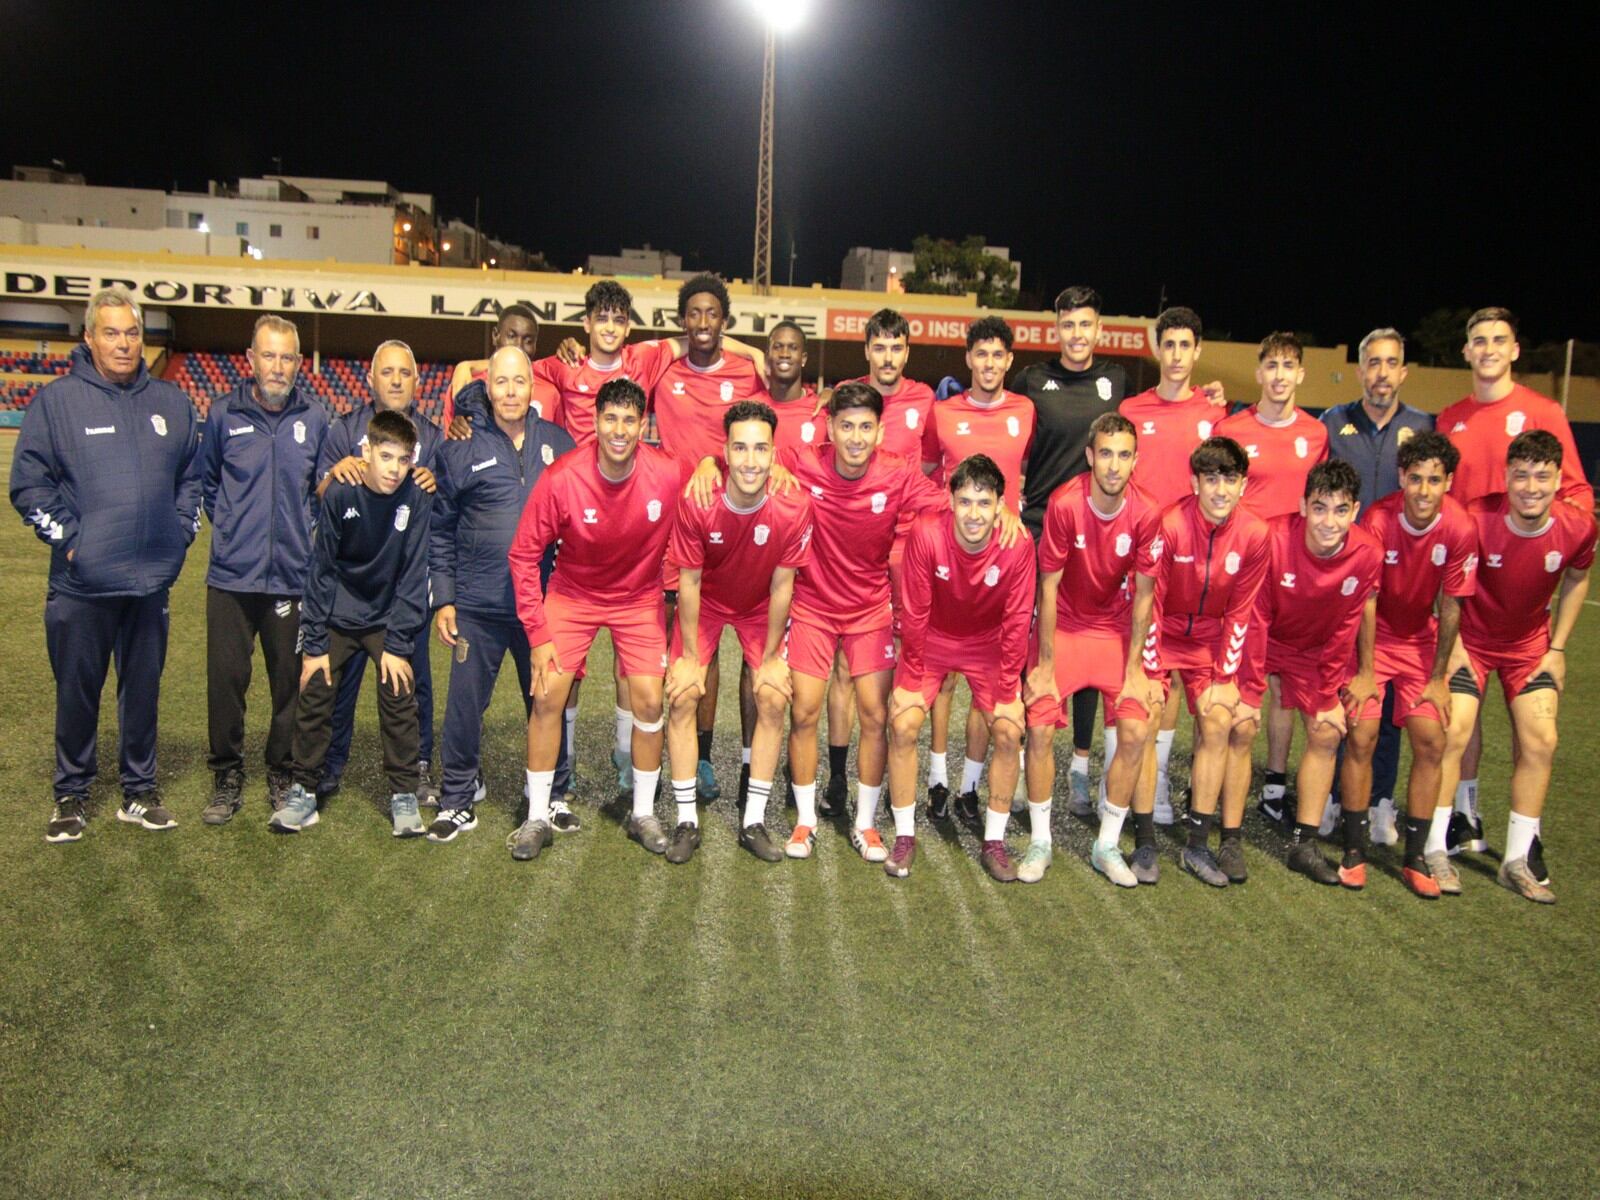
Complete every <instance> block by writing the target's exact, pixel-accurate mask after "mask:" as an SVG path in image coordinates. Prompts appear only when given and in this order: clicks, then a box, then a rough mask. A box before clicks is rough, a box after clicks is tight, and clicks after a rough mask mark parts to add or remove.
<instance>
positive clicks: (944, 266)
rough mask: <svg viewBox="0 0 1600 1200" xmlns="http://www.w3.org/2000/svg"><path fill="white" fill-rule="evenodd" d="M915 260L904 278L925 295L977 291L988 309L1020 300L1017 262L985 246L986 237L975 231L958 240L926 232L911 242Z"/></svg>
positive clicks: (908, 288)
mask: <svg viewBox="0 0 1600 1200" xmlns="http://www.w3.org/2000/svg"><path fill="white" fill-rule="evenodd" d="M911 250H912V254H913V255H914V256H915V262H914V266H913V269H912V271H911V274H909V275H907V276H906V277H905V288H906V291H908V292H921V293H923V294H925V295H939V296H961V295H965V294H966V293H967V292H976V293H977V294H978V303H979V304H981V305H983V306H984V307H985V308H1011V307H1013V306H1014V305H1015V304H1016V302H1017V289H1016V286H1015V284H1014V283H1013V281H1012V280H1013V275H1014V274H1015V272H1016V265H1015V264H1014V263H1010V262H1007V261H1006V260H1005V259H1003V258H1001V257H1000V256H999V255H997V254H989V253H988V252H986V251H985V250H984V248H983V237H982V236H981V235H979V234H973V235H971V236H969V237H966V238H963V239H962V240H961V241H959V242H955V241H951V240H950V239H949V238H933V237H929V236H927V235H926V234H924V235H922V236H921V237H918V238H917V239H916V241H914V242H912V244H911Z"/></svg>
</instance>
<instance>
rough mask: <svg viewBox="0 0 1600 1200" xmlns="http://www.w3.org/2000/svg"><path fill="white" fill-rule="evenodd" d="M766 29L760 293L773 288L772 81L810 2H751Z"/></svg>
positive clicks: (755, 271) (759, 175)
mask: <svg viewBox="0 0 1600 1200" xmlns="http://www.w3.org/2000/svg"><path fill="white" fill-rule="evenodd" d="M750 4H751V7H753V8H754V9H755V10H756V12H757V13H758V14H759V15H760V17H761V19H762V22H763V23H764V24H765V25H766V35H767V36H766V54H765V57H764V58H763V60H762V64H761V152H760V156H759V158H758V160H757V163H756V252H755V265H754V266H753V267H751V270H750V276H751V282H752V283H753V284H754V286H755V288H756V290H757V291H761V292H764V291H767V290H769V289H770V288H771V287H772V80H773V75H774V71H775V67H776V57H777V56H776V53H775V51H776V40H777V35H778V34H779V33H792V32H794V30H796V29H798V28H799V27H800V24H801V22H802V21H803V20H805V15H806V10H807V9H809V8H810V7H811V6H810V3H809V0H750Z"/></svg>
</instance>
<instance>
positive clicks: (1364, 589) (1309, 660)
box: [1218, 459, 1383, 889]
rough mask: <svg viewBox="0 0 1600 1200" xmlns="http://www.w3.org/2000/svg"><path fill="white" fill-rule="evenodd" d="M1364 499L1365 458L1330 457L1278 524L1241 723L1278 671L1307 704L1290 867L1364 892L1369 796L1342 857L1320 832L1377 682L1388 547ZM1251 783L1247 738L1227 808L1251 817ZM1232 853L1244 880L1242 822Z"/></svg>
mask: <svg viewBox="0 0 1600 1200" xmlns="http://www.w3.org/2000/svg"><path fill="white" fill-rule="evenodd" d="M1360 497H1361V477H1360V476H1359V475H1358V474H1356V469H1355V468H1354V467H1352V466H1351V465H1350V464H1349V463H1347V462H1344V461H1343V460H1342V459H1335V460H1334V461H1332V462H1325V463H1318V464H1317V465H1316V466H1315V467H1313V468H1311V472H1310V474H1308V475H1307V476H1306V482H1305V495H1304V496H1303V497H1302V499H1301V501H1300V511H1299V512H1298V513H1296V514H1293V515H1286V516H1281V517H1274V518H1273V519H1272V521H1271V522H1270V523H1269V531H1270V533H1269V537H1270V540H1271V558H1270V562H1269V566H1268V568H1267V579H1266V582H1265V583H1264V584H1263V585H1262V587H1261V591H1260V592H1259V594H1258V595H1257V596H1256V605H1255V611H1254V613H1253V614H1252V615H1251V619H1250V635H1249V639H1248V641H1247V642H1246V645H1245V662H1244V669H1243V670H1242V671H1241V672H1240V678H1239V694H1240V699H1241V703H1240V707H1239V711H1238V717H1239V718H1240V720H1241V721H1245V720H1250V719H1251V718H1253V717H1254V716H1255V714H1256V713H1257V712H1258V711H1259V710H1260V706H1261V699H1262V696H1263V695H1264V694H1265V692H1266V686H1267V676H1269V675H1273V676H1276V677H1277V679H1278V689H1279V694H1280V695H1281V696H1282V698H1283V706H1284V708H1285V710H1287V711H1289V712H1291V713H1293V712H1298V713H1299V714H1300V716H1301V719H1302V721H1303V722H1304V724H1305V729H1306V748H1305V751H1304V753H1302V754H1301V756H1300V771H1299V774H1298V776H1297V777H1296V783H1295V787H1296V795H1297V797H1298V800H1299V811H1298V812H1297V814H1296V819H1295V826H1294V835H1293V842H1292V844H1291V845H1290V847H1289V860H1288V861H1289V869H1290V870H1292V871H1298V872H1299V873H1300V874H1302V875H1306V876H1309V877H1310V878H1312V879H1314V880H1316V881H1317V882H1318V883H1327V884H1343V885H1344V886H1345V887H1348V888H1356V889H1359V888H1362V887H1365V886H1366V882H1367V867H1366V851H1367V809H1366V803H1365V800H1363V803H1362V805H1361V811H1360V812H1352V813H1346V814H1345V817H1344V846H1345V855H1344V862H1343V864H1342V865H1341V866H1339V867H1335V866H1334V865H1333V864H1332V863H1330V862H1329V861H1328V860H1327V859H1325V858H1323V857H1322V854H1321V852H1320V851H1319V850H1318V849H1317V842H1316V839H1317V826H1318V824H1319V819H1320V817H1321V815H1322V806H1323V799H1324V798H1325V797H1326V796H1327V794H1328V790H1329V789H1330V788H1331V787H1332V786H1333V774H1334V764H1335V761H1336V756H1337V755H1338V752H1339V743H1340V741H1342V740H1343V738H1344V735H1345V732H1346V730H1347V729H1348V728H1349V723H1350V717H1351V715H1352V714H1355V713H1359V712H1361V710H1362V707H1363V706H1364V705H1365V704H1366V703H1367V701H1368V700H1370V699H1371V698H1372V697H1373V696H1374V695H1375V694H1376V691H1377V689H1376V687H1375V686H1374V684H1373V667H1372V631H1373V629H1374V628H1375V623H1376V621H1377V605H1378V601H1377V597H1376V595H1375V594H1374V591H1375V589H1376V587H1377V585H1378V578H1379V573H1380V569H1381V567H1382V565H1383V547H1382V546H1381V545H1380V544H1379V542H1378V540H1377V539H1376V538H1375V537H1373V536H1372V535H1371V534H1370V533H1368V532H1367V531H1366V530H1365V529H1362V528H1360V527H1359V526H1357V525H1356V524H1355V520H1356V517H1357V515H1358V514H1359V513H1360V510H1361V501H1360ZM1358 637H1359V642H1360V646H1359V655H1358V651H1357V642H1358ZM1252 724H1253V722H1252ZM1240 727H1241V728H1242V725H1241V726H1240ZM1249 790H1250V747H1249V745H1247V744H1246V745H1241V744H1240V743H1239V740H1238V739H1236V740H1235V742H1234V744H1233V747H1232V751H1231V758H1230V762H1229V764H1228V774H1227V777H1226V782H1225V783H1224V784H1223V806H1224V810H1225V811H1230V812H1237V813H1239V815H1240V816H1241V817H1242V816H1243V814H1244V801H1245V793H1246V792H1248V791H1249ZM1230 841H1231V850H1230ZM1223 851H1224V852H1223V853H1222V854H1221V855H1219V856H1218V861H1219V864H1220V865H1221V867H1222V869H1223V873H1224V874H1226V875H1227V876H1228V882H1230V883H1242V882H1243V880H1244V852H1243V843H1242V841H1241V840H1240V838H1239V837H1238V829H1237V826H1235V827H1234V828H1233V831H1232V835H1231V838H1230V833H1229V831H1228V830H1227V829H1224V832H1223Z"/></svg>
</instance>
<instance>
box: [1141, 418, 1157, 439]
mask: <svg viewBox="0 0 1600 1200" xmlns="http://www.w3.org/2000/svg"><path fill="white" fill-rule="evenodd" d="M1155 431H1156V423H1155V422H1154V421H1146V422H1145V423H1144V425H1143V426H1142V427H1141V428H1140V430H1139V432H1140V433H1141V434H1144V435H1146V436H1148V435H1149V434H1152V433H1154V432H1155Z"/></svg>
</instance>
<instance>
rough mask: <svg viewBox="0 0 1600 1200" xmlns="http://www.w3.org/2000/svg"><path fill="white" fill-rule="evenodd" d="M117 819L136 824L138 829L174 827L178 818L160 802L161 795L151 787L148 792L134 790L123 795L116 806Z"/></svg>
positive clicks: (176, 825)
mask: <svg viewBox="0 0 1600 1200" xmlns="http://www.w3.org/2000/svg"><path fill="white" fill-rule="evenodd" d="M117 820H119V821H122V822H125V823H126V824H129V825H137V826H138V827H139V828H140V829H155V830H162V829H176V828H177V827H178V818H177V817H174V816H173V815H172V814H171V813H170V812H168V811H167V810H166V808H165V807H164V806H163V805H162V803H161V796H160V795H159V794H158V793H157V792H156V790H155V789H154V788H152V789H151V790H150V791H148V792H136V793H134V794H133V795H131V796H130V795H124V796H123V797H122V803H121V805H119V806H118V808H117Z"/></svg>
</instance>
